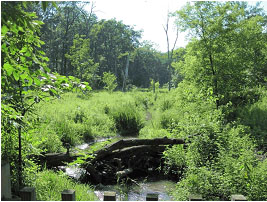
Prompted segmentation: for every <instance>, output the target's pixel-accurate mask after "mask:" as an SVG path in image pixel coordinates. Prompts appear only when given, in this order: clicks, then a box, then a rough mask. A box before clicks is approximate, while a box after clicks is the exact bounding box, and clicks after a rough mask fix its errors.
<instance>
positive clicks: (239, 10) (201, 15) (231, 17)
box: [173, 2, 266, 107]
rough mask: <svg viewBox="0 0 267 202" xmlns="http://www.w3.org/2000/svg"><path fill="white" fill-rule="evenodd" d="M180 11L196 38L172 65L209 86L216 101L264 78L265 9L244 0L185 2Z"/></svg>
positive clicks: (227, 98)
mask: <svg viewBox="0 0 267 202" xmlns="http://www.w3.org/2000/svg"><path fill="white" fill-rule="evenodd" d="M177 17H178V18H177V22H178V25H180V26H181V28H182V29H184V30H190V34H191V36H192V40H191V42H190V43H189V45H188V46H187V48H186V54H185V55H184V59H183V60H180V61H178V62H176V63H174V64H173V66H174V67H175V68H176V69H177V70H178V72H180V73H182V74H183V76H184V77H185V79H186V80H188V81H191V82H193V83H195V84H196V86H198V88H199V90H205V91H209V89H211V90H212V96H213V97H214V98H215V99H216V104H217V107H218V106H219V105H223V104H227V103H228V102H229V101H231V102H232V103H234V99H233V97H236V96H238V95H240V94H242V92H243V91H244V90H245V89H246V88H247V87H249V88H251V87H252V86H254V85H255V84H257V83H262V82H263V80H264V79H263V78H264V77H266V72H265V71H263V67H264V66H265V65H266V59H264V58H265V57H266V54H264V53H265V52H266V43H264V41H266V35H265V34H264V26H266V21H265V20H264V18H265V17H266V15H265V14H264V12H262V10H261V9H259V8H258V7H254V8H253V7H248V6H247V3H246V2H242V3H240V2H226V3H222V2H196V3H193V4H190V3H187V5H186V6H185V7H184V8H182V9H181V10H180V11H177ZM259 43H261V44H259ZM256 52H257V53H256ZM263 60H265V62H263ZM260 74H261V76H256V75H260ZM264 75H265V76H264ZM225 81H227V82H225Z"/></svg>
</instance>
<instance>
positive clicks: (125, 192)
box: [60, 138, 176, 201]
mask: <svg viewBox="0 0 267 202" xmlns="http://www.w3.org/2000/svg"><path fill="white" fill-rule="evenodd" d="M106 140H108V139H107V138H104V139H99V140H97V141H94V142H91V143H84V144H81V145H78V146H76V148H77V149H79V150H86V149H88V148H89V147H90V146H91V145H93V144H94V143H96V142H102V141H106ZM60 169H61V170H63V171H64V172H65V173H66V174H67V175H68V176H70V177H72V178H74V179H76V180H78V179H79V178H80V176H81V175H82V174H83V173H84V172H85V170H84V169H82V168H79V167H78V165H73V166H60ZM175 185H176V183H175V182H173V181H171V180H165V179H159V178H154V179H151V178H150V179H146V178H142V179H139V180H136V181H135V183H131V185H126V184H123V183H120V184H117V185H102V184H98V185H96V186H95V191H94V193H95V194H96V196H97V197H98V199H99V200H101V201H103V198H104V192H105V191H115V192H116V200H117V201H145V200H146V195H147V194H148V193H156V194H158V199H159V201H172V200H173V199H172V197H171V196H170V194H169V192H170V191H171V190H172V189H174V188H175Z"/></svg>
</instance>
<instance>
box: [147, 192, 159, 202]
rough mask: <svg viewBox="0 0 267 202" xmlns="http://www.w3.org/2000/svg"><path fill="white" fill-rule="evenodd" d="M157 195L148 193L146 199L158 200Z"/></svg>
mask: <svg viewBox="0 0 267 202" xmlns="http://www.w3.org/2000/svg"><path fill="white" fill-rule="evenodd" d="M158 197H159V195H158V194H156V193H148V194H147V195H146V201H158V200H159V199H158Z"/></svg>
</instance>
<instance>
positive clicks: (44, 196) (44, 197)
mask: <svg viewBox="0 0 267 202" xmlns="http://www.w3.org/2000/svg"><path fill="white" fill-rule="evenodd" d="M32 186H33V187H35V188H36V198H37V200H40V201H61V192H62V191H63V190H65V189H73V190H75V197H76V201H96V200H98V199H97V197H96V196H95V194H94V190H93V187H91V186H90V185H86V184H80V183H77V182H74V181H73V180H71V179H69V178H68V177H67V176H66V175H65V174H64V173H63V172H58V173H55V172H53V171H51V170H44V171H41V172H39V173H38V174H37V176H36V180H35V181H34V182H33V184H32Z"/></svg>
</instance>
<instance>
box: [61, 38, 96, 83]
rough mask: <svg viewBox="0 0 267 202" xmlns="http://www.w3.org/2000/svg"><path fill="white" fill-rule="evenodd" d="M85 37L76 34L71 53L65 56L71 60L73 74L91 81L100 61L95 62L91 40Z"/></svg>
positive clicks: (83, 79)
mask: <svg viewBox="0 0 267 202" xmlns="http://www.w3.org/2000/svg"><path fill="white" fill-rule="evenodd" d="M84 37H85V36H79V35H78V34H76V35H75V37H74V39H73V45H72V46H71V47H70V51H69V54H66V55H65V56H66V58H68V59H69V60H70V61H71V65H72V66H73V70H72V72H73V76H76V77H78V78H79V79H81V80H82V81H88V82H89V81H90V82H91V81H92V78H93V77H94V76H95V74H96V71H97V69H98V63H94V61H93V59H92V58H91V56H90V40H89V39H86V38H84Z"/></svg>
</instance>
